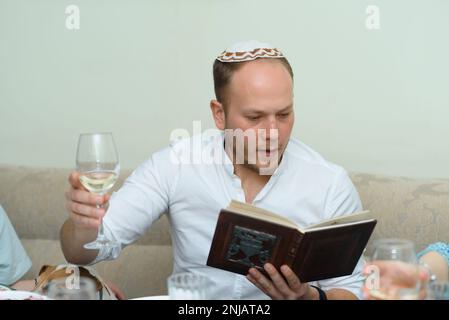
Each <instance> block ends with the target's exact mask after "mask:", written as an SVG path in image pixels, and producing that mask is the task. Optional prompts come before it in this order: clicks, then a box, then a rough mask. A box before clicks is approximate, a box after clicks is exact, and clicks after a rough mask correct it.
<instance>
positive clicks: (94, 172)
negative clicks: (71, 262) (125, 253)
mask: <svg viewBox="0 0 449 320" xmlns="http://www.w3.org/2000/svg"><path fill="white" fill-rule="evenodd" d="M76 169H77V171H78V172H79V174H80V182H81V184H82V185H83V186H84V187H85V188H86V189H87V190H89V191H90V192H92V193H96V194H98V195H103V194H105V193H106V192H108V191H109V190H110V189H111V188H112V187H113V186H114V184H115V182H116V181H117V178H118V176H119V173H120V162H119V158H118V153H117V149H116V147H115V143H114V138H113V136H112V133H83V134H81V135H80V137H79V140H78V149H77V153H76ZM97 208H99V206H97ZM104 247H107V248H110V249H113V250H114V249H117V248H118V247H119V243H117V242H116V241H114V240H111V239H108V238H106V236H105V234H104V229H103V221H101V223H100V227H99V229H98V236H97V239H96V240H95V241H93V242H90V243H87V244H85V245H84V248H86V249H95V250H99V249H101V248H104Z"/></svg>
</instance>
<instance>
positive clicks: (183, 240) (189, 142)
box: [94, 132, 363, 299]
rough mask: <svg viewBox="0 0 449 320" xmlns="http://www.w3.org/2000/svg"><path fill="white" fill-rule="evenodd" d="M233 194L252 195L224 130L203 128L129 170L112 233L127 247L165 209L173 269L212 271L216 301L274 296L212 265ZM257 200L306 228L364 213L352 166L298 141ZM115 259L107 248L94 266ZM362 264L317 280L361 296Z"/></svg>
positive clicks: (115, 199)
mask: <svg viewBox="0 0 449 320" xmlns="http://www.w3.org/2000/svg"><path fill="white" fill-rule="evenodd" d="M211 157H212V158H213V159H214V161H210V159H211ZM231 199H235V200H238V201H241V202H245V193H244V190H243V188H242V185H241V181H240V179H239V177H238V176H237V175H235V174H234V167H233V164H232V162H231V160H230V159H229V157H228V156H227V154H226V152H225V150H224V147H223V133H222V132H218V133H217V132H216V133H214V134H207V135H206V134H204V133H203V134H201V135H197V136H194V137H192V138H190V139H184V140H180V141H177V142H176V143H172V144H171V145H170V147H168V148H165V149H163V150H161V151H158V152H156V153H154V154H153V155H152V156H151V158H150V159H148V160H147V161H146V162H144V163H143V164H141V165H140V166H139V167H138V168H137V169H136V170H135V171H134V172H133V173H132V174H131V175H130V177H129V178H128V179H127V180H126V181H125V183H124V185H123V186H122V188H121V189H120V190H119V191H118V192H115V193H114V194H113V195H112V197H111V200H110V206H109V209H108V212H107V214H106V216H105V218H104V228H105V234H106V236H108V237H113V238H115V239H116V240H117V241H118V242H120V243H121V245H122V247H123V246H126V245H128V244H131V243H132V242H134V241H136V240H137V239H138V238H139V237H140V236H142V235H143V234H145V232H146V231H147V230H148V228H149V227H150V226H151V224H152V223H153V222H154V221H156V220H157V219H158V218H159V217H160V216H161V215H162V214H164V213H166V214H167V215H168V218H169V221H170V223H171V236H172V243H173V250H174V270H173V272H174V273H178V272H183V271H190V272H194V273H198V274H202V275H206V276H207V277H208V278H209V279H210V280H211V281H212V282H213V285H212V286H211V290H212V292H211V298H212V299H265V298H268V297H267V296H266V295H265V294H264V293H263V292H261V291H260V290H259V289H258V288H256V287H255V286H254V285H253V284H252V283H250V282H249V281H248V280H247V279H246V278H245V276H242V275H240V274H235V273H231V272H228V271H224V270H221V269H217V268H212V267H209V266H207V265H206V261H207V258H208V254H209V249H210V246H211V242H212V238H213V235H214V231H215V227H216V223H217V219H218V214H219V212H220V210H221V209H222V208H225V207H227V206H228V204H229V202H230V201H231ZM252 204H253V205H255V206H258V207H260V208H263V209H267V210H270V211H273V212H275V213H278V214H282V215H284V216H285V217H287V218H288V219H290V220H293V221H295V222H296V223H297V224H298V225H299V226H300V227H306V226H308V225H310V224H315V223H318V222H319V221H320V220H323V219H328V218H333V217H337V216H340V215H344V214H347V213H352V212H355V211H359V210H361V203H360V199H359V196H358V193H357V191H356V189H355V188H354V185H353V184H352V182H351V180H350V179H349V177H348V175H347V173H346V171H345V170H344V169H343V168H341V167H339V166H337V165H335V164H332V163H330V162H327V161H326V160H324V159H323V158H322V157H321V156H320V155H319V154H318V153H316V152H315V151H313V150H312V149H310V148H309V147H308V146H306V145H305V144H303V143H301V142H299V141H298V140H296V139H293V138H291V139H290V141H289V143H288V145H287V148H286V149H285V152H284V155H283V158H282V161H281V162H280V164H279V167H278V168H277V169H276V170H275V172H274V173H273V175H272V176H271V177H270V179H269V181H268V183H267V184H266V185H265V186H264V187H263V189H262V190H261V191H260V192H259V193H258V194H257V196H256V197H255V198H254V201H253V203H252ZM111 256H112V255H111V254H110V253H108V252H106V251H100V253H99V255H98V257H97V259H96V260H95V261H94V263H96V262H98V261H100V260H105V259H111V258H112V257H111ZM361 268H362V262H361V261H359V263H358V265H357V267H356V269H355V270H354V273H353V274H352V275H350V276H345V277H340V278H334V279H327V280H323V281H319V282H318V283H315V284H317V285H319V286H320V287H321V288H322V289H324V290H329V289H331V288H342V289H346V290H349V291H351V292H352V293H354V294H356V295H357V296H359V297H360V295H361V286H362V283H363V278H362V276H361ZM312 284H313V283H312Z"/></svg>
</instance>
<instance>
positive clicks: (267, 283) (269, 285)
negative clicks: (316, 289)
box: [246, 263, 313, 300]
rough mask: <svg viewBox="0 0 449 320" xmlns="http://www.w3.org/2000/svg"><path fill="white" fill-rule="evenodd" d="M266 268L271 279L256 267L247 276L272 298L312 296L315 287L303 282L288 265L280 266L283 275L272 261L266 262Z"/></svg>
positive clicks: (296, 298) (289, 298)
mask: <svg viewBox="0 0 449 320" xmlns="http://www.w3.org/2000/svg"><path fill="white" fill-rule="evenodd" d="M264 269H265V271H266V272H267V273H268V275H269V276H270V278H271V279H267V278H266V277H265V276H264V275H263V274H262V273H261V272H259V271H258V270H257V269H256V268H251V269H249V274H248V275H247V276H246V277H247V279H248V280H249V281H251V283H253V284H254V285H255V286H256V287H258V288H259V289H260V290H262V291H263V292H264V293H265V294H266V295H268V296H269V297H270V298H272V299H275V300H280V299H288V300H298V299H304V300H307V299H311V298H312V295H311V290H313V289H312V288H311V287H310V286H309V285H308V284H307V283H301V281H300V280H299V278H298V277H297V276H296V274H295V273H294V272H293V271H292V269H290V268H289V267H288V266H286V265H283V266H282V267H281V268H280V271H281V272H282V275H283V276H282V275H281V274H280V273H279V272H278V271H277V270H276V268H275V267H274V266H273V265H272V264H270V263H267V264H265V265H264ZM284 278H285V279H284ZM286 280H287V281H286Z"/></svg>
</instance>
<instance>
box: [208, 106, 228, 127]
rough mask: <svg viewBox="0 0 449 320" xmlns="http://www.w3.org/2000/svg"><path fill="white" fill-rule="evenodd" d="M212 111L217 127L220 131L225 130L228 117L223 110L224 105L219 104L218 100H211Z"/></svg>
mask: <svg viewBox="0 0 449 320" xmlns="http://www.w3.org/2000/svg"><path fill="white" fill-rule="evenodd" d="M210 110H211V111H212V117H213V118H214V121H215V126H216V127H217V128H218V129H219V130H224V129H225V123H226V121H225V120H226V115H225V111H224V108H223V105H222V104H221V103H220V102H218V101H217V100H211V101H210Z"/></svg>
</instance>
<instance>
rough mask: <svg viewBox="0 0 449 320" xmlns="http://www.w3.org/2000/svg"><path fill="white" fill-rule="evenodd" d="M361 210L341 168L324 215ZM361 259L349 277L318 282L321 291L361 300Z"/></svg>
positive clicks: (360, 205) (362, 262) (349, 182)
mask: <svg viewBox="0 0 449 320" xmlns="http://www.w3.org/2000/svg"><path fill="white" fill-rule="evenodd" d="M361 210H362V203H361V201H360V197H359V194H358V192H357V189H356V188H355V186H354V184H353V183H352V181H351V179H350V178H349V176H348V174H347V173H346V171H345V170H344V169H343V168H341V169H340V170H339V172H338V173H337V174H336V177H335V179H334V183H333V184H332V186H331V187H330V191H329V196H328V199H327V202H326V215H327V217H328V218H334V217H338V216H343V215H345V214H350V213H354V212H357V211H361ZM363 264H364V261H363V257H361V258H360V259H359V261H358V263H357V265H356V267H355V268H354V272H353V273H352V274H351V275H349V276H344V277H338V278H332V279H326V280H322V281H319V282H318V285H319V286H320V287H321V288H322V289H323V290H330V289H335V288H339V289H345V290H348V291H350V292H352V293H353V294H354V295H355V296H357V297H358V298H359V299H361V298H362V296H363V295H362V286H363V281H364V277H363V275H362V271H363Z"/></svg>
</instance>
